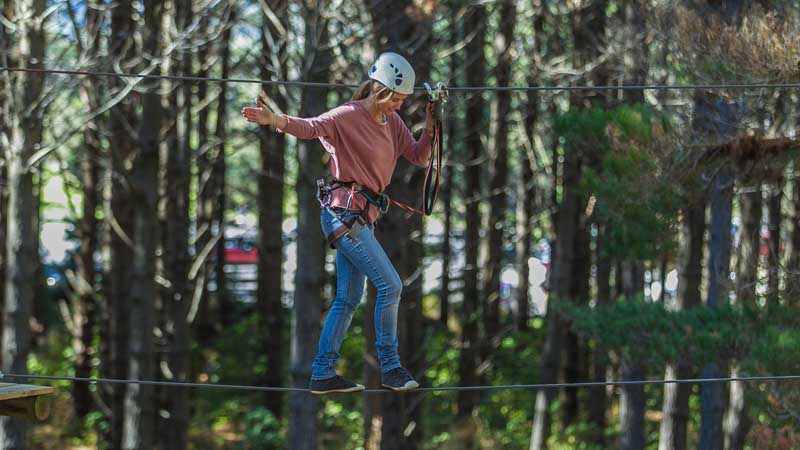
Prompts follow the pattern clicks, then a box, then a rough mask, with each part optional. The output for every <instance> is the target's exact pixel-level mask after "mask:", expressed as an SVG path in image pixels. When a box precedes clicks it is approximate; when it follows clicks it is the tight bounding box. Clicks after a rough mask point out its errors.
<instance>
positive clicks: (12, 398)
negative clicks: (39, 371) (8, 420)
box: [0, 383, 55, 420]
mask: <svg viewBox="0 0 800 450" xmlns="http://www.w3.org/2000/svg"><path fill="white" fill-rule="evenodd" d="M54 391H55V389H53V388H52V387H50V386H33V385H29V384H16V383H0V416H16V417H23V418H26V419H30V420H44V419H46V418H47V416H49V415H50V397H48V394H52V393H53V392H54Z"/></svg>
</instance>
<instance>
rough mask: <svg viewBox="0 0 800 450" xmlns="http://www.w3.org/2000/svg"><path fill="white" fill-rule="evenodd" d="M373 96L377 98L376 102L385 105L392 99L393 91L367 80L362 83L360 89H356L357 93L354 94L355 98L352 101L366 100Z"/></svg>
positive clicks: (376, 82)
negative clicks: (384, 103)
mask: <svg viewBox="0 0 800 450" xmlns="http://www.w3.org/2000/svg"><path fill="white" fill-rule="evenodd" d="M371 95H374V96H375V100H376V101H377V102H378V103H383V102H387V101H389V99H390V98H391V97H392V90H391V89H389V88H387V87H386V86H384V85H383V84H381V83H380V82H378V81H375V80H367V81H365V82H363V83H361V85H360V86H359V87H358V89H356V92H355V93H353V97H352V98H351V99H350V101H354V100H364V99H365V98H367V97H369V96H371Z"/></svg>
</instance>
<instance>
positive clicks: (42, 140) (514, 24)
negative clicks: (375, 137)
mask: <svg viewBox="0 0 800 450" xmlns="http://www.w3.org/2000/svg"><path fill="white" fill-rule="evenodd" d="M798 6H799V5H798V2H797V1H793V0H760V1H752V2H749V1H743V0H726V1H722V0H707V1H705V0H680V1H679V0H575V1H551V0H530V1H519V2H511V1H502V0H498V1H492V2H463V1H454V0H441V1H435V0H424V1H423V0H414V1H409V0H398V1H392V2H389V1H386V0H367V1H344V0H336V1H335V0H330V1H329V0H317V1H315V0H301V1H294V0H291V1H290V0H260V1H233V0H144V1H132V0H115V1H105V0H86V1H81V0H58V1H52V0H0V8H1V9H0V59H1V60H2V61H0V66H2V69H0V146H2V154H1V155H0V156H1V157H2V166H0V167H1V168H2V170H1V171H0V178H1V179H0V194H1V195H0V246H1V247H2V248H0V265H2V269H0V274H3V276H2V277H0V296H2V301H0V305H2V310H3V315H2V344H1V345H0V347H1V349H2V352H0V364H1V366H0V367H1V368H2V371H3V372H4V373H6V374H17V375H20V374H36V375H51V376H61V377H103V378H112V379H130V380H157V381H166V382H171V381H194V382H200V383H225V384H242V385H255V386H272V387H300V388H304V387H306V386H307V383H308V378H309V375H310V364H311V360H312V358H313V355H314V354H315V352H316V343H317V338H318V335H319V331H320V325H321V322H322V320H323V318H324V316H325V314H326V311H327V310H328V308H329V307H330V302H331V299H332V295H333V292H334V288H335V286H334V285H335V274H334V265H333V255H334V254H333V252H332V250H330V249H329V248H327V247H326V245H325V242H324V240H323V236H322V233H321V232H320V228H319V224H318V215H319V205H318V204H317V201H316V199H315V188H316V185H315V180H316V179H317V178H319V177H322V176H324V175H325V174H326V173H327V172H326V171H327V168H326V165H327V160H326V156H325V153H324V152H323V151H322V147H321V146H320V144H319V143H318V142H300V141H297V140H295V139H294V138H291V137H287V136H285V135H283V134H279V133H275V132H274V131H273V130H269V129H266V128H258V127H254V126H252V125H250V124H247V123H246V122H245V121H244V120H242V119H241V117H240V116H239V111H240V109H241V108H242V107H243V106H245V105H248V104H251V103H252V101H253V99H254V98H255V97H256V96H258V95H260V94H261V92H262V91H263V93H265V94H266V95H267V96H268V98H269V99H270V105H271V106H272V107H273V108H275V109H277V110H280V111H285V112H287V113H289V114H294V115H299V116H304V117H307V116H314V115H316V114H319V113H321V112H323V111H325V110H327V109H329V108H331V107H333V106H335V105H337V104H340V103H342V102H344V101H346V100H348V99H349V98H350V95H351V93H352V90H353V89H352V87H351V86H352V85H354V84H358V83H359V82H361V81H363V80H364V79H365V78H366V77H365V74H366V68H367V67H368V65H369V64H370V63H371V62H372V61H373V59H374V58H375V57H376V56H377V55H378V54H379V53H380V52H381V51H385V50H393V51H398V52H400V53H402V54H404V55H405V56H407V57H408V58H409V59H410V60H411V61H412V63H413V65H414V67H415V69H416V73H417V80H418V83H417V84H418V85H420V84H421V83H422V82H423V81H431V82H433V83H436V82H439V81H441V82H444V83H445V84H448V85H449V86H450V87H451V89H450V96H449V101H448V102H447V103H446V105H445V106H446V109H445V114H444V116H443V118H444V130H445V145H444V158H445V168H444V170H443V173H442V189H441V196H440V198H439V203H438V204H437V207H436V209H435V211H434V214H433V215H432V216H431V217H427V218H424V219H423V218H422V217H420V216H416V215H411V214H407V213H405V212H403V211H401V210H399V209H393V210H391V211H389V213H388V214H387V215H385V216H384V217H383V218H382V219H381V220H380V223H379V225H378V228H377V230H378V231H377V233H378V236H379V239H380V240H381V242H383V244H384V246H385V248H386V251H387V253H388V255H389V257H390V258H391V260H392V261H393V262H394V263H395V265H396V267H397V269H398V272H399V273H400V276H401V278H402V279H403V280H404V290H403V294H402V300H401V307H400V308H401V311H400V323H399V337H400V350H401V356H402V359H403V361H404V363H405V364H406V365H407V366H408V368H409V369H410V370H411V372H412V373H413V375H414V376H415V377H416V378H417V379H418V380H420V381H421V383H422V384H423V386H433V387H438V386H443V387H444V386H477V385H512V384H532V383H556V382H565V383H574V382H584V381H599V382H604V381H619V380H628V381H633V380H643V379H655V380H659V379H675V378H683V379H685V378H698V377H703V378H717V377H728V376H734V377H741V376H766V375H797V374H800V331H799V330H800V327H798V325H800V323H798V322H799V321H800V311H798V308H800V302H798V290H797V289H796V288H795V287H794V286H795V283H796V282H797V281H798V277H799V276H800V178H798V174H800V167H799V166H798V161H800V160H798V159H797V149H798V127H799V126H800V115H799V114H798V108H799V107H800V91H798V87H800V86H798V84H792V83H798V82H800V66H799V65H798V62H800V40H798V36H799V35H800V33H799V32H800V8H798ZM23 69H24V70H23ZM59 69H66V70H70V71H89V72H95V74H86V73H83V74H81V73H77V72H72V73H44V72H42V70H59ZM129 75H130V76H129ZM224 80H228V81H224ZM256 80H262V81H272V82H278V81H286V80H296V81H302V82H311V83H318V84H302V83H258V82H255V81H256ZM731 84H734V85H736V86H730V85H731ZM743 84H747V85H743ZM754 84H755V85H754ZM764 84H771V86H764ZM513 86H517V87H519V86H529V87H533V88H531V89H502V88H505V87H513ZM580 86H583V87H595V88H588V89H587V88H568V87H580ZM657 86H661V87H657ZM672 86H684V87H683V88H678V89H672V88H667V87H672ZM467 87H469V88H467ZM554 87H559V88H554ZM498 88H500V89H498ZM424 105H425V97H424V91H419V92H418V93H417V94H415V95H414V96H412V97H410V98H409V100H408V101H407V102H406V105H405V107H404V109H403V110H402V111H401V115H402V116H403V117H404V119H405V120H406V121H407V122H408V123H409V126H410V127H411V128H412V130H413V131H414V132H415V133H419V132H420V131H421V127H422V122H423V120H424V112H423V111H424ZM422 177H423V171H421V170H419V169H418V168H414V167H410V166H409V165H408V164H406V163H405V162H404V161H401V162H400V163H399V165H398V169H397V171H396V173H395V177H394V181H393V184H392V186H391V188H390V190H389V194H390V195H391V196H392V197H393V198H396V199H398V200H400V201H405V202H409V203H412V204H414V205H418V204H419V203H420V191H421V186H422ZM374 297H375V292H374V289H372V288H368V289H367V293H366V300H365V302H364V304H363V305H362V307H361V308H360V309H359V310H358V312H357V316H356V318H355V320H354V322H353V324H352V327H351V330H350V332H349V334H348V337H347V339H346V340H345V343H344V347H343V350H342V353H343V359H342V362H341V365H340V372H341V373H342V374H344V375H346V376H348V377H350V378H352V379H356V380H359V381H362V382H364V383H365V384H367V386H368V388H375V387H377V386H378V384H379V381H378V380H379V378H378V377H379V375H378V373H377V363H376V357H375V349H374V346H373V344H372V342H373V341H374V332H373V329H372V318H371V317H372V313H371V308H372V305H373V304H374ZM7 381H25V380H24V379H7ZM32 382H35V381H33V380H32ZM52 384H54V385H55V386H56V387H57V388H58V390H57V393H56V395H55V400H54V410H53V414H52V415H51V417H50V419H48V420H47V421H45V422H26V421H23V420H21V419H16V418H14V419H12V418H2V419H0V449H4V450H10V449H13V450H24V449H47V450H49V449H59V450H61V449H72V450H77V449H85V448H89V449H125V450H134V449H140V450H152V449H162V450H178V449H230V450H246V449H272V448H274V449H283V448H289V449H295V450H300V449H355V448H362V449H368V450H372V449H379V448H380V449H404V450H407V449H420V450H423V449H440V448H441V449H479V448H481V449H482V448H486V449H488V448H503V449H531V450H539V449H545V448H547V449H553V450H554V449H605V448H620V449H624V450H638V449H659V450H680V449H686V448H698V449H704V450H705V449H720V450H722V449H724V450H739V449H791V448H800V433H798V431H797V430H798V429H799V428H798V427H799V426H800V409H799V408H798V404H800V403H799V402H798V400H800V395H798V392H799V391H798V386H797V384H796V382H795V381H783V382H778V381H759V382H741V381H738V382H726V383H702V384H696V383H695V384H649V385H641V384H629V385H623V386H605V387H592V388H580V389H578V388H569V389H565V388H562V389H558V390H556V389H550V390H534V389H496V390H485V391H465V390H462V391H433V392H430V391H425V392H417V393H408V394H402V395H399V394H370V395H349V396H333V397H324V398H317V397H313V396H311V395H309V394H308V393H286V392H254V391H246V390H221V389H207V388H194V389H190V388H186V387H178V386H174V385H160V386H153V385H147V384H137V383H128V384H111V383H92V384H89V383H81V382H69V381H58V382H52Z"/></svg>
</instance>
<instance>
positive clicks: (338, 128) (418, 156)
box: [283, 101, 431, 222]
mask: <svg viewBox="0 0 800 450" xmlns="http://www.w3.org/2000/svg"><path fill="white" fill-rule="evenodd" d="M285 117H286V118H287V120H288V123H287V125H286V127H285V128H284V129H283V131H285V132H286V133H289V134H291V135H293V136H296V137H298V138H300V139H319V141H320V142H321V143H322V146H323V147H325V150H326V151H327V152H328V153H330V154H331V160H330V165H331V173H332V174H333V178H334V179H335V180H339V181H345V182H350V181H355V182H356V183H358V184H360V185H362V186H365V187H367V188H369V189H370V190H372V191H374V192H383V190H384V189H386V186H388V185H389V182H390V181H391V179H392V173H393V172H394V168H395V166H396V165H397V160H398V159H399V158H400V156H403V157H404V158H406V159H407V160H409V161H410V162H411V163H412V164H414V165H417V166H424V165H425V164H426V163H427V162H428V158H429V157H430V155H431V137H430V135H429V134H428V133H424V132H423V133H422V136H421V137H420V139H419V140H415V139H414V136H412V134H411V131H410V130H409V129H408V127H407V126H406V125H405V123H404V122H403V120H402V119H401V118H400V116H399V115H397V113H395V112H393V113H392V114H390V115H388V116H387V117H386V122H384V123H378V122H376V121H375V120H374V119H373V118H372V116H371V115H370V114H369V112H367V110H366V109H365V108H364V106H363V105H362V104H361V102H358V101H351V102H347V103H345V104H343V105H341V106H338V107H336V108H334V109H332V110H330V111H328V112H326V113H324V114H321V115H319V116H317V117H312V118H308V119H304V118H299V117H292V116H285ZM349 197H350V190H349V189H345V188H339V189H334V190H333V194H332V199H331V206H336V207H342V208H344V207H346V206H347V200H348V198H349ZM366 205H367V200H366V199H365V198H364V197H362V196H361V195H358V194H356V195H354V196H353V198H352V201H351V202H350V209H357V210H362V209H364V208H366ZM377 218H378V209H377V208H376V207H375V206H374V205H372V206H371V207H370V208H369V209H368V210H367V219H368V220H369V221H370V222H375V220H376V219H377Z"/></svg>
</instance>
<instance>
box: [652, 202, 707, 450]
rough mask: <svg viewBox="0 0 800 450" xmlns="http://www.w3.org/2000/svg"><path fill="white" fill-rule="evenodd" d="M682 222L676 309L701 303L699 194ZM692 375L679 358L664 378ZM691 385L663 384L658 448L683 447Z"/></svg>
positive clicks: (702, 209)
mask: <svg viewBox="0 0 800 450" xmlns="http://www.w3.org/2000/svg"><path fill="white" fill-rule="evenodd" d="M685 217H686V218H685V220H684V223H683V226H684V230H685V234H684V235H685V236H686V238H685V240H684V241H683V248H682V250H681V259H682V262H681V269H680V282H679V284H678V298H677V307H678V309H689V308H694V307H696V306H698V305H700V303H701V296H700V283H701V281H702V278H703V267H702V266H703V248H704V243H705V232H706V201H705V198H704V197H703V196H701V195H698V198H697V199H695V200H693V202H692V203H691V204H690V205H689V207H688V209H687V211H686V215H685ZM691 375H692V368H691V365H690V364H689V363H688V362H687V361H686V359H685V358H679V359H678V360H677V361H675V362H673V363H672V364H668V365H667V369H666V373H665V375H664V379H667V380H673V379H686V378H689V377H690V376H691ZM691 392H692V386H691V385H688V384H678V383H669V384H665V385H664V404H663V408H662V411H663V417H664V418H663V419H662V421H661V429H660V432H659V439H658V450H686V448H687V428H688V421H689V395H690V394H691Z"/></svg>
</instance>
